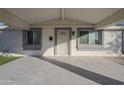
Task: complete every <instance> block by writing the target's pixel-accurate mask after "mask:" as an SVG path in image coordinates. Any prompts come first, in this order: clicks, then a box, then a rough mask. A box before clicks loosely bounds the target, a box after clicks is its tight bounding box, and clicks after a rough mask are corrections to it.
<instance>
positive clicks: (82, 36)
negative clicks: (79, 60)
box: [78, 31, 102, 45]
mask: <svg viewBox="0 0 124 93" xmlns="http://www.w3.org/2000/svg"><path fill="white" fill-rule="evenodd" d="M78 38H79V44H96V45H101V44H102V32H101V31H79V37H78Z"/></svg>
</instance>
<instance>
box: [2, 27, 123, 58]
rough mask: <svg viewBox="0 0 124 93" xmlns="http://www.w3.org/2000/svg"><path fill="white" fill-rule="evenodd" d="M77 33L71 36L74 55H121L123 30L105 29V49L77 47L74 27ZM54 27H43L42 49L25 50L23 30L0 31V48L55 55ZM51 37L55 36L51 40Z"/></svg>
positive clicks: (26, 53)
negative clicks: (80, 48) (82, 48)
mask: <svg viewBox="0 0 124 93" xmlns="http://www.w3.org/2000/svg"><path fill="white" fill-rule="evenodd" d="M72 30H73V31H75V35H74V36H71V41H70V45H71V46H70V49H71V50H70V52H71V55H72V56H111V55H112V56H119V55H121V47H122V32H121V31H103V49H101V50H83V51H81V50H80V51H79V50H78V49H77V42H76V41H77V28H73V29H72ZM54 34H55V33H54V28H52V27H51V28H42V48H41V50H23V33H22V31H3V32H2V31H0V50H3V49H6V50H8V51H9V52H12V53H17V54H24V55H43V56H54ZM49 37H53V40H52V41H50V40H49Z"/></svg>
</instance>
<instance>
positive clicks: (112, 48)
mask: <svg viewBox="0 0 124 93" xmlns="http://www.w3.org/2000/svg"><path fill="white" fill-rule="evenodd" d="M73 30H74V31H76V34H75V36H72V40H71V55H73V56H89V55H90V56H119V55H121V47H122V32H121V31H103V48H102V49H99V50H83V51H79V50H78V49H77V42H76V41H77V39H76V37H77V30H76V28H74V29H73Z"/></svg>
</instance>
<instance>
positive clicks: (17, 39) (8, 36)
mask: <svg viewBox="0 0 124 93" xmlns="http://www.w3.org/2000/svg"><path fill="white" fill-rule="evenodd" d="M3 50H7V51H8V52H9V53H17V54H24V55H40V54H41V51H40V50H37V51H35V50H23V32H22V31H0V51H3Z"/></svg>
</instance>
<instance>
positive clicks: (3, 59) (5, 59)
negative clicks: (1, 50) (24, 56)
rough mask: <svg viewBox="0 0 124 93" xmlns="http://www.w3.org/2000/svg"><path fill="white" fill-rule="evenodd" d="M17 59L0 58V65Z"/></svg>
mask: <svg viewBox="0 0 124 93" xmlns="http://www.w3.org/2000/svg"><path fill="white" fill-rule="evenodd" d="M18 58H19V57H0V65H3V64H6V63H8V62H10V61H13V60H16V59H18Z"/></svg>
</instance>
